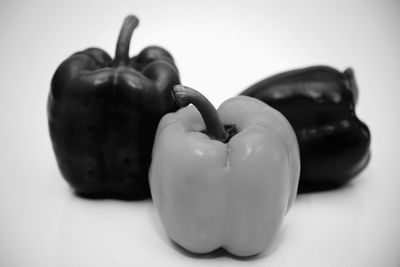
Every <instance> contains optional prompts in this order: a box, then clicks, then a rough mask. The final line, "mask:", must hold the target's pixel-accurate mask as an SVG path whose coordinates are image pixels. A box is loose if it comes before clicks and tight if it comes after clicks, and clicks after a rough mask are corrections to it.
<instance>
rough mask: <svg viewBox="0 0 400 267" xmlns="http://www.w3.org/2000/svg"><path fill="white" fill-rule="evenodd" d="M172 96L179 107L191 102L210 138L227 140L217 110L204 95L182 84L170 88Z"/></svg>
mask: <svg viewBox="0 0 400 267" xmlns="http://www.w3.org/2000/svg"><path fill="white" fill-rule="evenodd" d="M172 96H173V98H174V100H175V102H176V104H177V105H178V106H179V107H180V108H182V107H186V106H187V105H189V104H193V105H194V106H195V107H196V108H197V109H198V110H199V112H200V114H201V116H202V117H203V120H204V123H205V124H206V134H207V135H208V136H209V137H210V138H211V139H214V140H218V141H221V142H223V143H225V142H226V141H227V139H228V133H227V132H226V131H225V128H224V125H223V124H222V123H221V120H220V118H219V116H218V113H217V110H216V109H215V108H214V106H213V105H212V104H211V102H210V101H209V100H208V99H207V98H206V97H205V96H203V95H202V94H201V93H199V92H198V91H196V90H194V89H192V88H190V87H187V86H184V85H175V86H174V88H173V90H172Z"/></svg>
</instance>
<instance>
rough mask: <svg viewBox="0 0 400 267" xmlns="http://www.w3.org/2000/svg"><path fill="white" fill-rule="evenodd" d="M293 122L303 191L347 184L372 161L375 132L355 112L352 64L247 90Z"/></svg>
mask: <svg viewBox="0 0 400 267" xmlns="http://www.w3.org/2000/svg"><path fill="white" fill-rule="evenodd" d="M242 95H247V96H252V97H255V98H258V99H260V100H262V101H263V102H265V103H267V104H268V105H271V106H272V107H274V108H275V109H277V110H279V111H280V112H281V113H282V114H283V115H284V116H285V117H286V118H287V119H288V120H289V122H290V123H291V124H292V126H293V127H294V129H295V132H296V136H297V139H298V142H299V146H300V158H301V174H300V182H299V188H300V191H302V190H315V189H317V190H319V189H328V188H333V187H337V186H340V185H343V184H344V183H346V182H348V181H349V180H350V179H351V178H353V177H354V176H355V175H356V174H357V173H359V172H360V171H361V170H362V169H363V168H365V166H366V165H367V164H368V161H369V158H370V149H369V147H370V131H369V129H368V127H367V125H365V124H364V123H363V122H362V121H360V120H359V119H358V118H357V116H356V113H355V105H356V102H357V99H358V88H357V84H356V80H355V77H354V73H353V70H352V69H351V68H348V69H346V70H345V71H344V72H343V73H341V72H339V71H337V70H335V69H333V68H331V67H327V66H312V67H308V68H303V69H296V70H292V71H287V72H283V73H280V74H277V75H274V76H271V77H269V78H266V79H264V80H262V81H260V82H258V83H256V84H254V85H252V86H250V87H249V88H248V89H246V90H245V91H244V92H243V93H242Z"/></svg>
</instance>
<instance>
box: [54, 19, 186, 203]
mask: <svg viewBox="0 0 400 267" xmlns="http://www.w3.org/2000/svg"><path fill="white" fill-rule="evenodd" d="M137 25H138V19H137V18H136V17H135V16H128V17H127V18H126V19H125V21H124V24H123V27H122V29H121V32H120V35H119V39H118V43H117V48H116V56H115V58H114V59H112V58H111V57H110V56H109V55H108V54H107V53H106V52H104V51H103V50H101V49H99V48H89V49H86V50H84V51H81V52H77V53H75V54H73V55H72V56H70V57H69V58H67V59H66V60H65V61H64V62H62V63H61V65H60V66H59V67H58V69H57V70H56V72H55V74H54V76H53V79H52V81H51V90H50V94H49V98H48V122H49V129H50V136H51V140H52V143H53V148H54V152H55V155H56V158H57V162H58V166H59V168H60V170H61V173H62V174H63V176H64V178H65V179H66V180H67V181H68V183H69V184H70V185H71V186H72V187H73V188H74V189H75V190H76V191H77V192H78V193H79V194H81V195H85V196H89V197H116V198H129V199H141V198H147V197H149V196H150V191H149V185H148V168H149V166H150V160H151V151H152V146H153V141H154V136H155V132H156V129H157V125H158V122H159V120H160V119H161V117H162V116H163V115H164V114H165V113H167V112H171V111H174V110H176V109H177V106H176V104H175V103H174V101H173V99H172V97H171V90H172V86H173V85H176V84H179V83H180V81H179V74H178V70H177V68H176V66H175V63H174V60H173V58H172V56H171V55H170V54H169V53H168V52H167V51H166V50H165V49H163V48H161V47H156V46H150V47H147V48H145V49H143V50H142V51H141V52H140V53H139V54H138V55H137V56H134V57H131V58H129V45H130V38H131V35H132V33H133V30H134V29H135V28H136V26H137Z"/></svg>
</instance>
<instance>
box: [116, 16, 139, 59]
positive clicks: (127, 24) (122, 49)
mask: <svg viewBox="0 0 400 267" xmlns="http://www.w3.org/2000/svg"><path fill="white" fill-rule="evenodd" d="M138 25H139V20H138V18H137V17H135V16H134V15H129V16H127V17H126V18H125V20H124V23H123V24H122V28H121V31H120V32H119V36H118V41H117V48H116V49H115V58H114V65H115V66H121V65H122V66H124V65H128V62H129V46H130V43H131V37H132V33H133V31H134V30H135V28H136V27H137V26H138Z"/></svg>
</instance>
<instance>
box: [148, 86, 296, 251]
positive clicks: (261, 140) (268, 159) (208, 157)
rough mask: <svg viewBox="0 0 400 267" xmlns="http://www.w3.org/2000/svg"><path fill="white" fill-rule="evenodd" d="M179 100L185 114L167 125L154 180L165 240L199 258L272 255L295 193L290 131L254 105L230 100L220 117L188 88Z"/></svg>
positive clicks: (170, 117)
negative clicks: (203, 255)
mask: <svg viewBox="0 0 400 267" xmlns="http://www.w3.org/2000/svg"><path fill="white" fill-rule="evenodd" d="M173 95H174V99H175V101H176V102H177V104H178V106H179V107H182V108H181V109H180V110H179V111H177V112H175V113H169V114H167V115H165V116H164V117H163V118H162V119H161V121H160V124H159V126H158V129H157V134H156V139H155V143H154V148H153V158H152V163H151V167H150V173H149V179H150V189H151V194H152V197H153V201H154V204H155V207H156V210H157V211H158V214H159V217H160V219H161V222H162V224H163V226H164V228H165V230H166V232H167V234H168V235H169V237H170V238H171V239H172V240H173V241H175V242H176V243H178V244H179V245H180V246H182V247H183V248H185V249H187V250H189V251H191V252H194V253H207V252H211V251H213V250H215V249H218V248H220V247H223V248H225V249H226V250H227V251H229V252H230V253H232V254H234V255H237V256H249V255H253V254H258V253H260V252H262V251H264V250H266V249H267V248H268V247H269V246H270V245H271V243H272V241H273V239H274V236H275V234H276V232H277V231H278V229H279V226H280V225H281V224H282V220H283V218H284V215H285V214H286V213H287V212H288V210H289V208H290V206H291V204H292V203H293V200H294V199H295V196H296V193H297V185H298V179H299V172H300V156H299V150H298V144H297V140H296V136H295V134H294V131H293V129H292V127H291V125H290V124H289V122H288V121H287V120H286V119H285V117H284V116H283V115H282V114H280V113H279V112H278V111H276V110H275V109H273V108H271V107H269V106H268V105H266V104H264V103H262V102H261V101H259V100H257V99H254V98H250V97H246V96H239V97H234V98H231V99H229V100H227V101H226V102H224V103H223V104H222V105H221V106H220V108H219V109H218V111H217V110H215V108H214V107H213V106H212V104H211V103H210V102H209V101H208V100H207V99H206V98H205V97H204V96H203V95H201V94H200V93H199V92H197V91H195V90H193V89H190V88H188V87H184V86H179V85H178V86H175V87H174V89H173ZM190 103H192V104H193V105H190V106H187V105H188V104H190ZM185 106H187V107H185Z"/></svg>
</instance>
